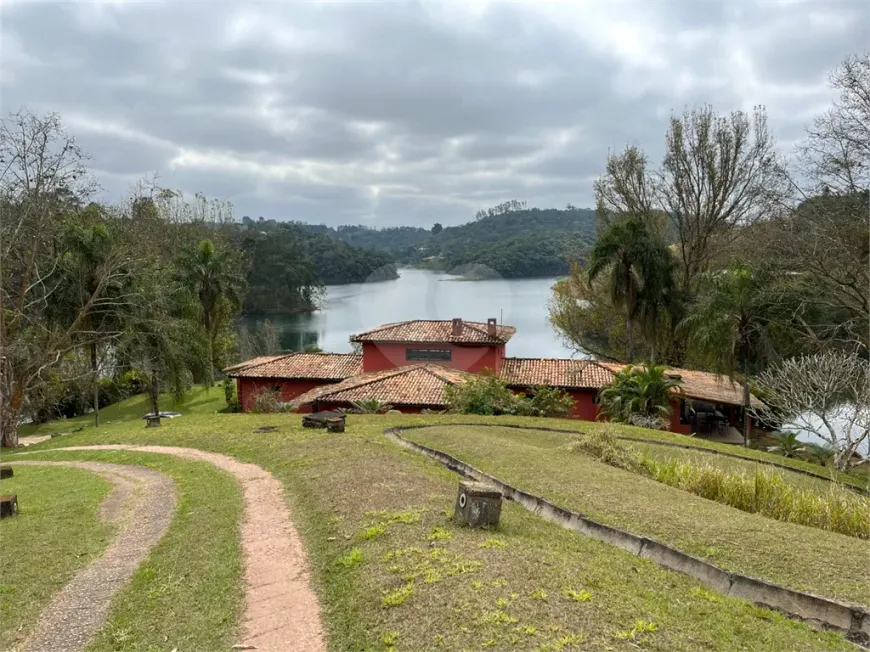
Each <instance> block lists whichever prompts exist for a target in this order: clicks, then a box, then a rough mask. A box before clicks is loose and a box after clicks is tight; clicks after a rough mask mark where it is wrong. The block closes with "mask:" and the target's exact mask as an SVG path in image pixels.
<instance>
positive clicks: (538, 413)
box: [517, 385, 574, 417]
mask: <svg viewBox="0 0 870 652" xmlns="http://www.w3.org/2000/svg"><path fill="white" fill-rule="evenodd" d="M572 407H574V399H572V398H571V397H570V396H569V395H568V394H566V393H565V392H563V391H562V390H560V389H557V388H556V387H547V386H546V385H542V386H540V387H538V388H537V389H535V392H534V394H532V395H531V396H528V397H524V396H523V395H522V394H521V395H520V400H519V401H518V402H517V414H519V415H520V416H528V417H564V416H567V415H568V413H569V412H570V411H571V408H572Z"/></svg>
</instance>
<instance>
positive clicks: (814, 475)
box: [399, 423, 870, 496]
mask: <svg viewBox="0 0 870 652" xmlns="http://www.w3.org/2000/svg"><path fill="white" fill-rule="evenodd" d="M450 426H466V427H473V428H513V429H514V430H534V431H537V432H559V433H564V434H566V435H583V434H586V433H584V432H583V431H582V430H568V429H567V428H546V427H543V426H520V425H517V424H514V423H439V424H433V425H409V426H399V428H400V429H401V430H416V429H419V428H444V427H450ZM616 438H617V439H619V440H620V441H627V442H629V443H630V442H636V443H638V444H649V445H651V446H666V447H668V448H679V449H682V450H687V451H692V452H698V453H705V454H708V455H719V456H721V457H730V458H731V459H735V460H741V461H743V462H752V463H755V464H763V465H764V466H772V467H774V468H776V469H782V470H783V471H791V472H792V473H797V474H799V475H805V476H807V477H808V478H814V479H816V480H823V481H825V482H830V483H833V482H834V481H833V480H831V478H829V477H827V476H824V475H820V474H818V473H813V472H812V471H807V470H806V469H797V468H795V467H793V466H788V465H787V464H780V463H779V462H770V461H767V460H757V459H755V458H752V457H745V456H743V455H735V454H734V453H727V452H725V451H720V450H716V449H715V448H702V447H700V446H687V445H685V444H676V443H674V442H669V441H659V440H657V439H640V438H638V437H626V436H624V435H620V436H617V437H616ZM839 486H840V487H845V488H846V489H851V490H852V491H854V492H856V493H859V494H862V495H864V496H870V489H864V488H862V487H859V486H857V485H854V484H848V483H846V482H840V483H839Z"/></svg>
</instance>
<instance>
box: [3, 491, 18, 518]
mask: <svg viewBox="0 0 870 652" xmlns="http://www.w3.org/2000/svg"><path fill="white" fill-rule="evenodd" d="M17 513H18V496H16V495H14V494H12V495H10V496H0V518H6V517H7V516H15V515H16V514H17Z"/></svg>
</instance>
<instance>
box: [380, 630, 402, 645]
mask: <svg viewBox="0 0 870 652" xmlns="http://www.w3.org/2000/svg"><path fill="white" fill-rule="evenodd" d="M381 640H382V641H383V643H384V647H386V648H392V647H393V646H394V645H395V644H396V641H398V640H399V632H387V633H386V634H384V637H383V638H382V639H381Z"/></svg>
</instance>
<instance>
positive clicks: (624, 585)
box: [29, 414, 860, 651]
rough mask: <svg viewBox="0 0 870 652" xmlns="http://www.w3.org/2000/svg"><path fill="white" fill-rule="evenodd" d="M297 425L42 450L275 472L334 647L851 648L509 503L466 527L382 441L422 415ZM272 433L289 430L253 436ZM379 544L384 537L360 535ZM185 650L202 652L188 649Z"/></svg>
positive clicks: (439, 487) (420, 468) (66, 441)
mask: <svg viewBox="0 0 870 652" xmlns="http://www.w3.org/2000/svg"><path fill="white" fill-rule="evenodd" d="M449 419H450V418H449V417H438V418H434V419H433V418H431V417H426V418H425V420H428V421H438V420H441V421H447V422H449ZM300 421H301V419H300V417H299V416H298V415H287V414H276V415H233V414H226V415H213V414H201V415H197V414H190V415H188V416H185V417H184V418H181V419H175V420H172V421H169V422H165V423H164V425H163V427H161V428H159V429H157V428H152V429H146V428H145V427H144V425H143V424H142V423H141V422H130V423H127V424H122V423H119V424H111V425H107V426H101V427H100V428H89V429H85V430H83V431H81V432H78V433H76V434H73V435H71V436H69V437H65V438H59V439H58V438H55V439H52V440H50V441H47V442H44V443H43V444H40V445H38V447H36V449H38V450H46V449H50V448H52V447H56V446H62V445H87V444H94V443H127V444H132V443H154V444H169V445H184V446H191V447H196V448H200V449H203V450H211V451H216V452H221V453H224V454H228V455H232V456H234V457H236V458H237V459H239V460H242V461H245V462H252V463H256V464H259V465H260V466H262V467H264V468H266V469H267V470H269V471H271V472H272V473H274V474H275V475H276V476H277V477H278V478H279V479H280V480H281V481H282V482H283V483H284V486H285V488H286V490H287V499H288V502H289V503H290V507H291V513H292V515H293V519H294V522H295V523H296V525H297V527H298V528H299V530H300V534H301V535H302V537H303V539H304V541H305V543H306V546H307V549H308V552H309V556H310V563H311V569H312V576H313V580H314V583H315V588H316V590H317V592H318V594H319V597H320V601H321V605H322V609H323V615H324V619H325V624H326V627H327V631H328V634H329V644H330V648H331V649H333V650H341V651H343V650H351V649H353V650H369V649H371V650H378V649H381V650H383V649H394V650H421V649H445V650H452V649H477V648H484V649H486V648H491V649H516V650H545V649H550V650H555V649H591V650H596V649H597V650H634V649H637V646H639V645H640V646H647V647H650V648H654V649H657V650H675V651H676V650H687V649H707V650H723V651H724V650H733V649H735V648H740V649H743V650H771V649H783V650H786V649H787V650H846V649H851V645H850V644H848V643H846V642H845V641H844V639H843V638H842V637H841V636H840V635H837V634H834V633H830V632H828V633H823V632H819V631H816V630H814V629H812V628H810V627H809V626H808V625H805V624H803V623H799V622H795V621H792V620H789V619H787V618H785V617H783V616H781V615H779V614H776V613H773V612H771V611H768V610H764V609H760V608H758V607H755V606H753V605H750V604H747V603H745V602H742V601H740V600H735V599H731V598H726V597H723V596H718V595H714V594H711V593H710V592H708V591H706V590H705V589H704V587H702V586H701V585H699V584H698V583H697V582H695V581H693V580H691V579H690V578H688V577H686V576H683V575H680V574H678V573H673V572H670V571H666V570H664V569H662V568H660V567H658V566H656V565H655V564H653V563H651V562H648V561H646V560H642V559H638V558H636V557H634V556H632V555H630V554H628V553H626V552H623V551H620V550H618V549H616V548H614V547H612V546H608V545H606V544H603V543H600V542H596V541H593V540H591V539H588V538H585V537H581V536H578V535H576V534H574V533H572V532H568V531H566V530H563V529H561V528H558V527H557V526H554V525H551V524H548V523H545V522H543V521H541V520H540V519H538V518H537V517H535V516H533V515H531V514H529V513H528V512H526V511H525V510H523V509H521V508H519V507H517V506H515V505H513V504H510V503H506V504H505V505H504V508H503V511H502V521H501V525H500V527H499V528H498V530H497V531H481V530H470V529H467V528H462V527H457V526H455V525H454V524H453V522H452V520H451V516H452V511H453V502H454V499H455V492H456V490H457V480H458V478H457V477H456V476H455V475H453V474H452V473H450V472H449V471H447V470H446V469H443V468H442V467H440V466H439V465H437V464H434V463H432V462H430V461H428V460H425V459H424V458H422V457H420V456H418V455H414V454H412V453H409V452H406V451H404V450H403V449H401V448H400V447H398V446H396V445H395V444H393V443H391V442H389V441H387V440H386V439H385V438H384V437H383V436H382V434H381V433H382V430H383V429H384V428H385V427H387V426H389V425H395V424H398V423H414V422H417V423H419V422H424V418H423V417H409V416H389V417H384V416H350V417H348V424H347V432H346V433H344V434H328V433H325V432H323V431H320V430H307V429H303V428H302V427H301V423H300ZM529 422H532V423H536V424H540V423H542V421H540V420H531V419H530V420H529ZM543 423H547V422H543ZM562 423H564V422H560V421H551V422H549V425H554V426H556V427H558V425H560V424H562ZM261 425H272V426H277V427H278V430H277V431H274V432H269V433H258V432H255V429H256V428H257V427H258V426H261ZM423 432H426V431H423ZM421 434H422V433H421ZM29 450H34V449H33V448H31V449H29ZM58 455H65V454H63V453H59V454H58ZM83 455H86V456H87V457H91V455H92V454H91V453H87V454H83ZM155 459H156V458H155ZM158 464H159V466H161V467H163V466H164V464H165V463H164V462H160V461H159V460H158ZM605 468H607V467H605ZM173 527H175V523H173ZM372 528H374V530H372ZM381 530H382V532H381ZM368 531H378V532H379V534H378V535H376V536H372V537H368V538H364V537H360V533H362V532H368ZM357 551H358V552H357ZM857 581H860V577H858V576H856V582H857ZM587 594H588V595H587ZM541 596H546V598H542V597H541ZM133 613H134V611H133V610H130V614H131V615H130V617H131V621H130V622H134V619H133ZM172 613H173V616H167V617H177V616H176V615H174V614H178V613H180V612H179V611H178V610H176V611H174V612H172ZM638 623H643V624H644V626H643V627H640V626H639V625H638ZM128 626H129V625H128ZM173 645H174V643H173ZM154 648H155V649H161V650H162V649H167V650H170V649H172V645H170V646H169V647H166V644H160V645H157V644H155V645H154ZM105 649H111V647H109V644H108V642H107V643H106V648H105ZM142 649H148V648H147V647H144V646H143V647H142ZM182 649H185V650H186V649H201V648H200V647H199V646H198V641H197V640H196V639H193V638H190V639H189V640H188V641H187V643H186V644H185V645H183V646H182V645H179V650H182Z"/></svg>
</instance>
